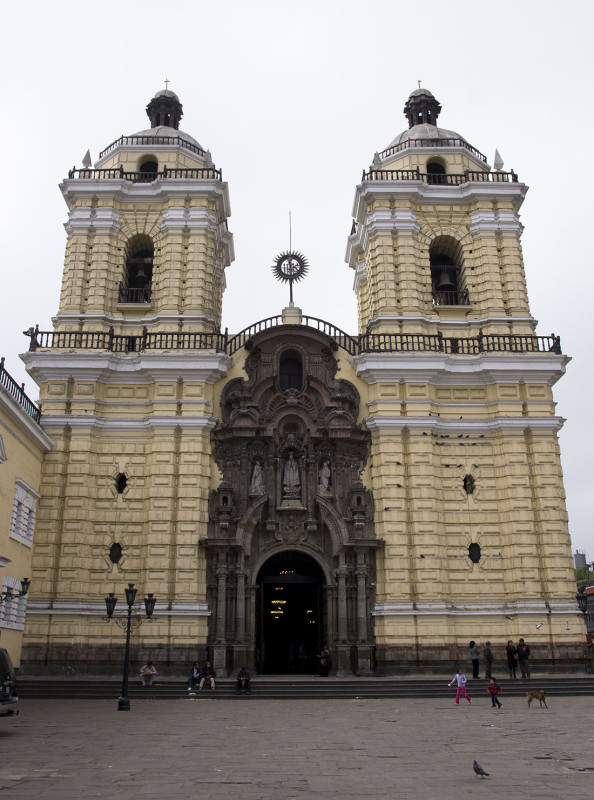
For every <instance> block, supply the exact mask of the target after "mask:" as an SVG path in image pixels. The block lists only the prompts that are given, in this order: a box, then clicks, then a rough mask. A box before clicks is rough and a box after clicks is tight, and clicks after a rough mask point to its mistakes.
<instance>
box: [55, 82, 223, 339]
mask: <svg viewBox="0 0 594 800" xmlns="http://www.w3.org/2000/svg"><path fill="white" fill-rule="evenodd" d="M146 110H147V114H148V116H149V119H150V123H151V127H150V128H149V129H147V130H142V131H139V132H137V133H134V134H132V135H129V136H121V137H120V138H119V139H116V140H115V141H114V142H112V143H111V144H110V145H108V146H107V147H106V148H105V149H104V150H103V151H102V152H101V153H100V155H99V159H98V161H97V163H96V165H95V168H94V169H87V168H83V169H72V170H70V172H69V174H68V178H67V179H66V180H65V181H63V183H62V184H61V187H60V188H61V189H62V193H63V195H64V198H65V200H66V203H67V205H68V212H69V213H68V222H67V223H66V226H65V227H66V231H67V234H68V242H67V245H66V261H65V266H64V275H63V281H62V294H61V299H60V308H59V311H58V315H57V317H56V320H55V325H56V331H59V332H67V331H90V330H92V331H93V332H95V333H96V332H98V331H105V332H108V331H111V332H112V333H113V334H115V335H122V336H126V335H127V336H134V335H139V334H141V333H142V331H143V330H146V331H147V332H148V333H165V332H167V333H172V332H180V333H181V332H185V333H187V332H215V331H218V330H219V328H220V324H221V302H222V295H223V291H224V288H225V277H224V270H225V267H227V266H229V264H230V263H231V262H232V261H233V258H234V253H233V237H232V235H231V233H230V232H229V231H228V229H227V218H228V217H229V216H230V213H231V210H230V205H229V192H228V187H227V184H226V183H224V182H223V180H222V174H221V170H219V169H217V168H216V167H215V166H214V164H213V163H212V159H211V156H210V153H209V152H208V151H206V150H204V149H203V148H202V147H201V145H200V144H199V143H198V142H197V141H196V140H195V139H194V138H193V137H192V136H189V135H188V134H187V133H184V132H183V131H181V130H179V122H180V119H181V117H182V105H181V103H180V101H179V98H178V97H177V95H176V94H175V93H174V92H172V91H170V90H164V91H161V92H157V94H156V95H155V96H154V97H153V98H152V100H151V101H150V103H149V104H148V106H147V109H146Z"/></svg>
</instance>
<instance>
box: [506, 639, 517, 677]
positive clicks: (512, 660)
mask: <svg viewBox="0 0 594 800" xmlns="http://www.w3.org/2000/svg"><path fill="white" fill-rule="evenodd" d="M505 652H506V653H507V668H508V669H509V677H510V678H511V679H512V680H514V681H515V680H516V678H517V670H518V651H517V650H516V648H515V647H514V643H513V642H512V640H511V639H508V640H507V647H506V648H505Z"/></svg>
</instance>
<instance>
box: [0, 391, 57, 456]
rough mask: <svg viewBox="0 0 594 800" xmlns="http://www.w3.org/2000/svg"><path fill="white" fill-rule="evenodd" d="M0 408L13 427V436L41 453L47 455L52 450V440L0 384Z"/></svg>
mask: <svg viewBox="0 0 594 800" xmlns="http://www.w3.org/2000/svg"><path fill="white" fill-rule="evenodd" d="M0 408H1V409H2V411H3V412H4V414H5V415H6V420H7V422H8V423H9V424H10V425H11V426H13V427H14V430H11V433H12V434H13V435H18V436H19V437H22V438H23V439H24V440H25V441H29V442H30V443H33V444H35V445H36V446H37V447H38V448H39V449H40V450H41V451H42V452H45V453H47V452H49V451H50V450H51V449H52V447H53V442H52V440H51V439H50V438H49V437H48V435H47V434H46V433H45V432H44V431H43V430H42V429H41V428H40V427H39V425H38V424H37V423H36V422H35V420H34V419H32V418H31V417H30V416H29V414H27V413H26V411H25V410H24V409H23V408H22V406H21V405H20V403H18V402H17V401H16V400H15V399H14V397H12V395H11V394H10V393H9V392H8V391H7V390H6V389H5V388H4V386H2V384H0ZM17 432H18V434H17Z"/></svg>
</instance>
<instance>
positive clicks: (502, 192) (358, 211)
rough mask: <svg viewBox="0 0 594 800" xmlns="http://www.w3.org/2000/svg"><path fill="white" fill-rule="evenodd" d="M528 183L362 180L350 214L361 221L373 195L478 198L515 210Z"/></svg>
mask: <svg viewBox="0 0 594 800" xmlns="http://www.w3.org/2000/svg"><path fill="white" fill-rule="evenodd" d="M527 191H528V187H527V186H526V184H524V183H513V182H505V183H503V182H502V183H492V182H491V181H470V182H468V183H462V184H460V185H459V186H443V185H435V184H429V183H423V182H422V181H400V180H395V181H391V180H385V181H364V182H363V183H361V184H359V186H357V188H356V190H355V200H354V203H353V211H352V216H353V217H354V218H355V219H356V220H357V223H358V224H359V225H362V224H364V223H365V219H366V214H367V207H368V205H369V204H370V203H371V202H372V201H373V200H374V199H376V198H386V197H387V198H390V199H395V200H396V199H397V200H406V201H408V202H410V203H418V204H419V205H428V204H430V205H438V204H443V205H450V206H451V205H470V204H471V203H475V202H478V201H482V202H485V201H492V202H510V203H513V205H514V209H515V210H516V211H517V210H518V209H519V208H520V206H521V205H522V203H523V201H524V197H525V196H526V192H527Z"/></svg>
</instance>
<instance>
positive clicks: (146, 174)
mask: <svg viewBox="0 0 594 800" xmlns="http://www.w3.org/2000/svg"><path fill="white" fill-rule="evenodd" d="M158 171H159V164H158V163H157V161H156V160H155V158H154V157H153V156H144V157H143V158H142V159H141V160H140V163H139V165H138V172H137V173H136V178H135V183H152V181H154V180H156V179H157V173H158Z"/></svg>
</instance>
